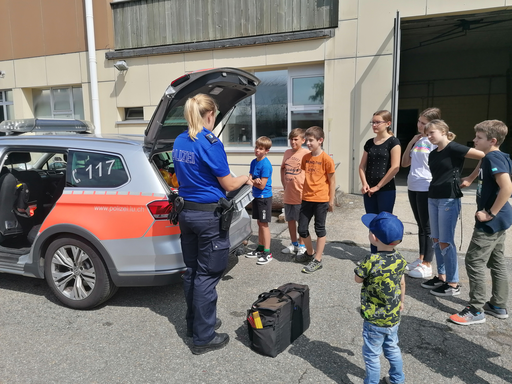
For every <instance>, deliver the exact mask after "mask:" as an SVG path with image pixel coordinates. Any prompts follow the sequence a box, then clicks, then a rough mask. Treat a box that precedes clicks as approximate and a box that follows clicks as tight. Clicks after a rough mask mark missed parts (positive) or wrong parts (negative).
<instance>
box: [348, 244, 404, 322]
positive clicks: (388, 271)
mask: <svg viewBox="0 0 512 384" xmlns="http://www.w3.org/2000/svg"><path fill="white" fill-rule="evenodd" d="M406 265H407V262H406V261H405V259H404V258H403V257H402V255H401V254H400V253H399V252H397V251H391V252H378V253H374V254H370V255H368V256H366V257H365V258H364V259H363V261H362V262H361V264H360V265H358V266H357V267H356V268H355V269H354V273H355V274H356V275H357V276H359V277H360V278H361V279H363V280H364V281H363V285H362V287H361V317H362V318H363V319H365V320H366V321H368V322H370V323H372V324H374V325H376V326H377V327H392V326H394V325H396V324H398V323H399V322H400V304H401V301H400V295H401V294H402V288H401V287H400V281H401V280H402V276H403V274H404V271H405V266H406Z"/></svg>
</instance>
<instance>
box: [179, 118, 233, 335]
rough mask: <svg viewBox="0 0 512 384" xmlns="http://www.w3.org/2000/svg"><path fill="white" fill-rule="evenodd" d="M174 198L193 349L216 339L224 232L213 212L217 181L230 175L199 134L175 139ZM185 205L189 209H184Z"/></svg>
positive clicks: (210, 137)
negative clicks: (178, 202) (178, 201)
mask: <svg viewBox="0 0 512 384" xmlns="http://www.w3.org/2000/svg"><path fill="white" fill-rule="evenodd" d="M172 157H173V161H174V170H175V172H176V175H177V178H178V183H179V194H180V196H181V197H183V199H184V200H185V208H184V209H183V211H181V213H180V214H179V225H180V230H181V249H182V252H183V260H184V262H185V265H186V267H187V271H186V272H185V275H184V279H183V288H184V291H185V300H186V302H187V329H192V330H193V335H194V339H193V340H194V344H195V345H204V344H207V343H209V342H210V341H212V340H213V338H214V337H215V330H214V327H215V321H216V318H217V291H216V289H215V287H216V286H217V284H218V282H219V280H220V278H221V276H222V273H223V272H224V270H225V269H226V267H227V262H228V256H229V247H230V244H229V232H228V231H223V230H221V229H220V212H219V210H218V209H215V207H216V203H217V202H218V201H219V199H220V198H221V197H226V191H225V190H224V189H223V188H222V187H221V185H220V183H219V181H218V180H217V177H224V176H227V175H228V174H229V173H230V171H229V166H228V161H227V157H226V152H225V151H224V145H223V144H222V142H221V141H219V140H218V138H217V137H216V136H215V135H214V134H213V133H212V132H210V131H208V130H207V129H205V128H203V130H202V131H201V132H199V133H198V134H197V138H196V140H195V141H194V140H192V139H191V138H190V137H189V135H188V132H183V133H182V134H180V135H179V136H178V137H177V138H176V141H175V142H174V147H173V151H172ZM188 202H190V203H191V204H188V206H187V203H188Z"/></svg>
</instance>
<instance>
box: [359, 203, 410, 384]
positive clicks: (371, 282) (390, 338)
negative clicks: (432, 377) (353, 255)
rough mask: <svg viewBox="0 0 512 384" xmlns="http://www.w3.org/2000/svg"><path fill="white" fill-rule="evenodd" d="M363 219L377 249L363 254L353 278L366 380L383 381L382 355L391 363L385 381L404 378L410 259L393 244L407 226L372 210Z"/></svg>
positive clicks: (396, 382) (366, 382)
mask: <svg viewBox="0 0 512 384" xmlns="http://www.w3.org/2000/svg"><path fill="white" fill-rule="evenodd" d="M361 220H362V221H363V223H364V225H366V226H367V227H368V228H369V229H370V234H369V236H368V238H369V239H370V242H371V243H372V244H373V245H375V246H376V247H377V253H373V254H370V255H368V256H366V257H365V258H364V260H363V261H362V262H361V264H360V265H358V266H357V267H356V268H355V269H354V273H355V276H354V279H355V281H356V282H357V283H363V286H362V287H361V317H362V318H363V319H364V322H363V341H364V345H363V357H364V362H365V366H366V377H365V379H364V384H378V383H379V382H380V355H381V353H382V351H383V350H384V356H385V357H386V359H388V361H389V364H390V369H389V377H386V378H385V382H387V383H393V384H401V383H404V382H405V376H404V373H403V369H402V366H403V363H402V354H401V352H400V348H399V347H398V325H399V323H400V311H402V310H403V308H404V296H405V278H404V271H405V266H406V265H407V262H406V261H405V259H404V258H403V257H402V255H401V254H400V253H399V252H397V251H396V250H395V249H394V246H395V245H397V244H399V243H400V242H401V241H402V236H403V233H404V226H403V224H402V222H401V221H400V220H399V219H398V218H397V217H396V216H394V215H392V214H391V213H388V212H381V213H379V214H378V215H377V214H374V213H369V214H366V215H364V216H363V217H362V218H361Z"/></svg>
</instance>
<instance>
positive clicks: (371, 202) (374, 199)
mask: <svg viewBox="0 0 512 384" xmlns="http://www.w3.org/2000/svg"><path fill="white" fill-rule="evenodd" d="M395 200H396V190H395V189H393V190H391V191H377V192H375V193H374V194H373V195H372V196H371V197H370V196H368V194H367V193H365V194H364V195H363V201H364V209H365V211H366V213H377V214H378V213H381V212H389V213H393V208H394V207H395ZM370 248H371V251H372V253H377V247H376V246H375V245H373V244H372V245H371V247H370Z"/></svg>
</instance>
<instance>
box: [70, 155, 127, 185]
mask: <svg viewBox="0 0 512 384" xmlns="http://www.w3.org/2000/svg"><path fill="white" fill-rule="evenodd" d="M70 158H71V172H70V174H68V175H67V185H68V186H72V187H79V188H115V187H119V186H121V185H123V184H125V183H126V182H127V181H128V173H127V172H126V168H125V166H124V163H123V161H122V159H121V157H119V156H117V155H113V154H108V153H98V152H79V151H71V152H70V154H69V157H68V163H69V161H70V160H69V159H70Z"/></svg>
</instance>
